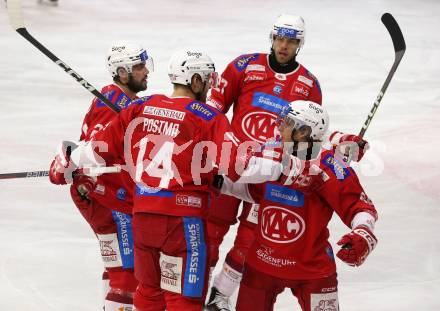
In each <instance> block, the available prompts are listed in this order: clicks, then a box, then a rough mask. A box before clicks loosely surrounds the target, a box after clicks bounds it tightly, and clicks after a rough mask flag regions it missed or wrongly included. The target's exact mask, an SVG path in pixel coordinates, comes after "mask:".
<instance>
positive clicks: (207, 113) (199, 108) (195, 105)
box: [185, 101, 217, 121]
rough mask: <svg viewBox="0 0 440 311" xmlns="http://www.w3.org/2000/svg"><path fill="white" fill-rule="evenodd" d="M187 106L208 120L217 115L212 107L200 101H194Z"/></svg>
mask: <svg viewBox="0 0 440 311" xmlns="http://www.w3.org/2000/svg"><path fill="white" fill-rule="evenodd" d="M185 108H186V109H187V110H189V111H191V112H192V113H193V114H195V115H196V116H198V117H200V118H202V119H204V120H206V121H211V120H212V118H214V117H215V116H216V115H217V112H215V111H214V110H213V109H212V108H211V107H209V106H208V105H206V104H203V103H201V102H199V101H193V102H191V103H190V104H189V105H188V106H186V107H185Z"/></svg>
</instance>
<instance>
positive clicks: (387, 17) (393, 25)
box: [359, 13, 406, 138]
mask: <svg viewBox="0 0 440 311" xmlns="http://www.w3.org/2000/svg"><path fill="white" fill-rule="evenodd" d="M381 20H382V23H383V24H384V25H385V27H386V28H387V30H388V32H389V33H390V36H391V40H393V46H394V63H393V66H392V67H391V69H390V71H389V73H388V76H387V78H386V80H385V82H384V84H383V85H382V88H381V89H380V92H379V95H377V97H376V100H375V101H374V104H373V108H371V110H370V113H369V114H368V117H367V120H366V121H365V122H364V125H363V126H362V129H361V131H360V132H359V136H360V137H361V138H362V137H364V135H365V132H366V131H367V129H368V126H369V125H370V122H371V120H373V117H374V115H375V113H376V111H377V108H378V107H379V104H380V102H381V101H382V98H383V96H384V94H385V91H386V90H387V88H388V85H389V84H390V82H391V79H392V78H393V76H394V73H395V72H396V70H397V67H398V66H399V64H400V61H401V60H402V57H403V54H405V51H406V44H405V39H404V38H403V35H402V31H401V30H400V27H399V25H398V24H397V22H396V20H395V19H394V17H393V16H392V15H391V14H390V13H385V14H383V15H382V18H381Z"/></svg>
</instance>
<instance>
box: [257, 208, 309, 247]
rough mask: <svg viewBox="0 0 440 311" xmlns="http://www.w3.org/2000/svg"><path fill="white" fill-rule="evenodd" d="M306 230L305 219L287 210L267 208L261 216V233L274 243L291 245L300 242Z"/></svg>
mask: <svg viewBox="0 0 440 311" xmlns="http://www.w3.org/2000/svg"><path fill="white" fill-rule="evenodd" d="M305 228H306V225H305V222H304V219H302V217H301V216H300V215H298V214H297V213H294V212H292V211H290V210H288V209H287V208H283V207H278V206H267V207H265V208H263V211H262V214H261V233H262V235H263V237H264V238H266V239H268V240H269V241H271V242H274V243H283V244H284V243H291V242H294V241H296V240H298V239H299V238H300V237H301V236H302V235H303V233H304V231H305Z"/></svg>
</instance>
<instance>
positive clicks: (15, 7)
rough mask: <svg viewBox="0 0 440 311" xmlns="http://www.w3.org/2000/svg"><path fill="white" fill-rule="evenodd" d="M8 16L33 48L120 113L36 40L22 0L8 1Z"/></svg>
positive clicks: (117, 109)
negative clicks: (24, 13)
mask: <svg viewBox="0 0 440 311" xmlns="http://www.w3.org/2000/svg"><path fill="white" fill-rule="evenodd" d="M7 5H8V15H9V21H10V23H11V25H12V27H13V28H14V29H15V30H16V31H17V32H18V33H19V34H20V35H21V36H22V37H23V38H25V39H26V40H27V41H29V42H30V43H31V44H32V45H33V46H35V47H36V48H37V49H38V50H40V51H41V52H42V53H43V54H44V55H46V56H47V57H49V58H50V59H51V60H52V61H53V62H54V63H55V64H57V65H58V66H60V67H61V68H62V69H63V70H64V71H65V72H67V73H68V74H69V75H70V76H71V77H72V78H74V79H75V80H76V81H77V82H78V83H79V84H81V85H82V86H83V87H84V88H85V89H87V90H88V91H89V92H90V93H92V94H93V95H94V96H95V97H97V98H99V99H100V100H101V101H102V102H103V103H104V104H105V105H106V106H108V107H109V108H110V109H111V110H113V111H114V112H116V113H118V112H119V111H120V109H119V107H117V106H116V105H114V104H113V103H112V102H111V101H109V100H108V99H107V98H106V97H105V96H104V95H102V94H101V93H100V92H99V91H98V90H97V89H96V88H95V87H94V86H92V85H91V84H90V83H89V82H87V80H85V79H84V78H83V77H81V76H80V75H79V74H78V73H77V72H75V71H74V70H73V69H72V68H70V66H69V65H67V64H66V63H65V62H63V61H62V60H60V59H59V58H58V57H56V56H55V54H53V53H52V52H51V51H49V50H48V49H47V48H46V47H45V46H44V45H43V44H41V43H40V42H39V41H38V40H37V39H35V38H34V37H33V36H32V35H31V34H30V33H29V32H28V31H27V29H26V27H25V26H24V23H23V18H22V14H21V1H20V0H8V1H7Z"/></svg>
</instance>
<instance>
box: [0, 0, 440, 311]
mask: <svg viewBox="0 0 440 311" xmlns="http://www.w3.org/2000/svg"><path fill="white" fill-rule="evenodd" d="M2 2H3V1H2ZM0 7H1V8H0V37H1V39H0V55H1V57H0V107H1V113H0V129H1V130H0V172H2V173H4V172H15V171H25V170H40V169H47V168H48V166H49V162H50V160H51V158H52V157H53V155H54V151H55V148H56V146H57V144H58V143H59V142H60V141H61V140H63V139H77V138H78V137H79V134H80V126H81V122H82V118H83V116H84V114H85V113H86V111H87V109H88V107H89V103H90V100H91V99H92V97H91V95H90V94H89V93H88V92H87V91H86V90H84V89H83V88H82V87H81V86H79V85H78V84H77V83H76V82H75V81H74V80H73V79H72V78H70V77H68V76H67V75H66V74H65V73H64V72H63V71H62V70H60V69H59V68H57V67H56V65H54V64H53V63H52V62H51V61H50V60H49V59H47V58H46V57H45V56H44V55H42V54H41V53H40V52H39V51H37V50H36V49H35V48H34V47H33V46H31V45H30V44H29V43H28V42H27V41H25V40H24V39H23V38H21V37H20V36H19V35H18V34H17V33H15V32H14V31H13V30H12V29H11V27H10V26H9V23H8V20H7V15H6V9H5V8H4V7H3V3H0ZM23 7H24V8H23V10H24V17H25V22H26V25H27V27H28V30H29V32H30V33H31V34H33V35H34V36H35V37H36V38H37V39H39V40H40V41H41V42H42V43H44V44H45V45H46V46H47V47H48V48H49V49H50V50H52V51H53V52H54V53H55V54H56V55H57V56H58V57H60V58H61V59H62V60H64V61H65V62H66V63H67V64H69V65H70V66H71V67H72V68H74V69H75V70H76V71H77V72H78V73H79V74H81V75H82V76H83V77H85V78H86V79H87V80H88V81H89V82H91V83H92V84H93V85H94V86H95V87H97V88H100V87H101V86H103V85H105V84H108V83H109V82H110V77H109V74H108V73H107V71H106V68H105V65H104V56H105V53H106V51H107V48H108V47H109V46H110V44H112V43H113V42H114V41H118V40H131V41H138V42H141V43H142V44H144V45H145V46H146V47H148V49H149V51H150V52H151V54H152V55H153V56H154V60H155V67H156V72H154V74H152V75H151V76H150V80H149V90H148V92H147V93H148V94H150V93H163V92H165V93H169V92H170V90H171V88H170V85H169V82H168V80H167V79H168V78H167V75H166V63H167V60H168V59H169V57H170V56H171V53H172V52H173V51H175V50H176V49H178V48H181V47H184V46H186V47H192V46H195V47H201V48H203V49H204V50H206V51H207V52H208V53H209V54H210V55H211V56H212V58H213V59H214V60H215V61H216V63H217V68H218V70H219V71H221V70H223V69H224V67H225V65H226V64H227V62H229V61H230V60H232V59H233V58H235V57H236V56H238V55H240V54H243V53H249V52H266V51H268V49H269V39H268V32H269V29H270V27H271V23H272V21H273V20H274V19H275V18H276V16H277V15H278V14H279V13H282V12H284V13H293V14H300V15H302V16H304V18H305V20H306V25H307V38H306V43H305V46H304V48H303V50H302V51H301V53H300V56H299V58H298V59H299V61H300V62H302V63H303V64H304V65H305V66H306V67H307V68H309V69H310V70H311V71H312V72H313V73H314V74H315V75H316V76H317V77H318V79H319V80H320V82H321V86H322V90H323V94H324V103H325V105H326V106H327V108H328V109H329V111H330V114H331V122H332V125H331V127H332V128H335V129H340V130H343V131H348V132H354V133H355V132H358V131H359V130H360V127H361V125H362V123H363V122H364V120H365V118H366V115H367V114H368V112H369V110H370V108H371V105H372V103H373V101H374V99H375V97H376V96H377V94H378V92H379V89H380V87H381V85H382V83H383V82H384V80H385V77H386V75H387V73H388V70H389V68H390V67H391V64H392V62H393V57H394V54H393V48H392V43H391V40H390V38H389V35H388V33H387V32H386V30H385V27H384V26H383V25H382V23H381V22H380V17H381V15H382V14H383V13H384V12H390V13H392V14H393V15H394V16H395V18H396V19H397V21H398V23H399V24H400V27H401V29H402V31H403V34H404V36H405V39H406V43H407V53H406V55H405V56H404V58H403V60H402V63H401V65H400V67H399V68H398V70H397V72H396V75H395V77H394V79H393V81H392V82H391V85H390V87H389V89H388V91H387V93H386V94H385V96H384V99H383V101H382V105H381V106H380V108H379V110H378V113H377V115H376V117H375V119H374V120H373V122H372V123H371V126H370V128H369V129H368V132H367V134H366V138H367V139H368V140H369V141H370V143H371V145H372V149H371V150H370V151H369V152H368V154H367V156H366V158H365V160H364V161H363V162H362V163H361V164H360V165H358V166H357V168H356V169H357V171H358V172H359V175H360V178H361V180H362V182H363V184H364V186H365V188H366V191H367V193H368V194H369V196H370V197H371V198H372V199H373V201H374V202H375V203H376V206H377V208H378V211H379V213H380V220H379V222H378V223H377V227H376V233H377V236H378V238H379V244H378V247H377V249H376V250H375V251H374V253H373V254H372V256H371V257H370V258H368V260H367V262H366V263H365V265H364V266H362V267H360V268H357V269H353V268H351V267H347V266H345V265H343V264H342V263H341V262H340V261H338V270H339V283H340V284H339V296H340V305H341V308H342V310H356V311H367V310H368V311H371V310H375V311H379V310H399V311H410V310H411V311H412V310H430V311H434V310H440V295H439V294H440V242H439V229H438V228H439V223H440V206H439V203H440V194H439V193H440V191H439V190H440V186H439V183H438V181H437V178H438V177H439V175H440V164H439V161H438V159H436V154H438V153H439V151H440V147H439V139H438V133H439V131H440V125H439V122H438V121H439V113H440V109H439V106H438V105H439V104H440V103H439V102H440V89H439V86H440V75H439V72H440V61H439V55H440V53H439V52H440V36H439V34H438V29H440V19H439V16H440V2H438V1H436V0H419V1H412V0H382V1H380V0H364V1H349V0H338V1H329V0H320V1H318V0H309V1H296V0H295V1H294V0H290V1H287V0H283V1H266V0H264V1H263V0H253V1H251V0H223V1H201V0H193V1H191V0H180V1H179V0H168V1H145V0H127V1H117V0H94V1H87V0H75V1H69V0H60V3H59V6H58V7H52V6H47V5H42V4H38V3H37V1H35V0H28V1H26V0H23ZM0 202H1V203H0V245H1V250H0V310H45V311H46V310H75V311H76V310H79V311H82V310H100V307H101V292H100V281H99V279H100V274H101V267H102V265H101V262H100V258H99V255H98V251H99V250H98V243H96V241H95V239H94V236H93V234H92V232H91V230H90V229H89V228H88V226H87V224H86V223H85V222H84V221H83V219H82V218H81V216H80V214H79V213H78V211H77V210H76V209H75V207H74V206H73V204H72V202H71V201H70V198H69V195H68V188H67V187H56V186H53V185H51V184H50V183H49V182H48V181H47V180H45V179H42V178H39V179H27V180H26V179H21V180H7V181H0ZM234 229H235V228H234ZM331 230H332V236H331V241H332V243H334V242H335V241H337V239H338V238H339V237H340V236H341V235H342V234H343V233H345V232H346V231H347V228H345V227H344V225H343V224H342V223H341V221H339V220H338V219H334V220H333V221H332V223H331ZM234 232H235V230H231V232H230V234H228V236H227V238H226V240H225V243H224V245H222V247H221V251H222V254H223V256H224V254H225V253H226V251H227V250H228V249H229V247H230V246H231V245H232V241H233V233H234ZM275 310H299V307H298V305H297V303H296V301H295V299H294V298H293V297H292V296H291V294H290V293H289V292H287V291H286V292H284V293H283V294H282V295H280V296H279V298H278V301H277V303H276V306H275Z"/></svg>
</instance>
